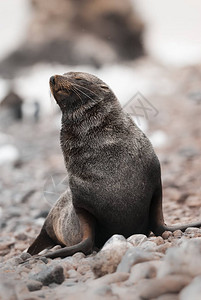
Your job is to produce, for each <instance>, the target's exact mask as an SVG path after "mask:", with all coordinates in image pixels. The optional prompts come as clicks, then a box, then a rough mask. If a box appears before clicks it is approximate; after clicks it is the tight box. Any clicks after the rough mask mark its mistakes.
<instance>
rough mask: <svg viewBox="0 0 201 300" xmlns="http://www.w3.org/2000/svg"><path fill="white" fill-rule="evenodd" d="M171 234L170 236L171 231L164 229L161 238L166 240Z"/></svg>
mask: <svg viewBox="0 0 201 300" xmlns="http://www.w3.org/2000/svg"><path fill="white" fill-rule="evenodd" d="M171 236H172V232H171V231H164V232H163V234H162V238H163V239H164V240H167V239H168V238H169V237H171Z"/></svg>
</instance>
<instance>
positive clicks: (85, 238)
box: [43, 210, 95, 258]
mask: <svg viewBox="0 0 201 300" xmlns="http://www.w3.org/2000/svg"><path fill="white" fill-rule="evenodd" d="M76 214H77V216H78V218H79V222H80V228H81V231H82V240H81V241H80V242H79V243H78V244H75V245H73V246H67V247H64V248H62V249H59V250H56V251H53V252H48V253H46V254H44V255H43V256H45V257H48V258H56V257H66V256H70V255H73V254H75V253H76V252H82V253H84V254H85V255H88V254H91V253H92V250H93V247H94V232H95V221H94V218H93V217H92V215H91V214H89V213H88V212H86V211H85V210H79V211H76Z"/></svg>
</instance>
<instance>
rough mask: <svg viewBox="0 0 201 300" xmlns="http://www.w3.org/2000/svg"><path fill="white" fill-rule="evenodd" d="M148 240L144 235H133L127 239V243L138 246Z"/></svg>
mask: <svg viewBox="0 0 201 300" xmlns="http://www.w3.org/2000/svg"><path fill="white" fill-rule="evenodd" d="M147 240H148V238H147V236H146V235H144V234H134V235H131V236H130V237H129V238H127V241H128V242H129V243H131V244H132V245H133V246H140V245H141V244H142V243H144V242H146V241H147Z"/></svg>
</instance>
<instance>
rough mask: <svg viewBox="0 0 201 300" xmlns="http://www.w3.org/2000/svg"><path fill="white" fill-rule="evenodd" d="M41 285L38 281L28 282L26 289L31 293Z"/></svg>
mask: <svg viewBox="0 0 201 300" xmlns="http://www.w3.org/2000/svg"><path fill="white" fill-rule="evenodd" d="M42 286H43V285H42V283H41V282H40V281H36V280H29V281H28V282H27V288H28V290H29V291H30V292H33V291H38V290H40V289H41V288H42Z"/></svg>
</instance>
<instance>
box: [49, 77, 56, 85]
mask: <svg viewBox="0 0 201 300" xmlns="http://www.w3.org/2000/svg"><path fill="white" fill-rule="evenodd" d="M50 83H51V84H52V85H55V76H51V77H50Z"/></svg>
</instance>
